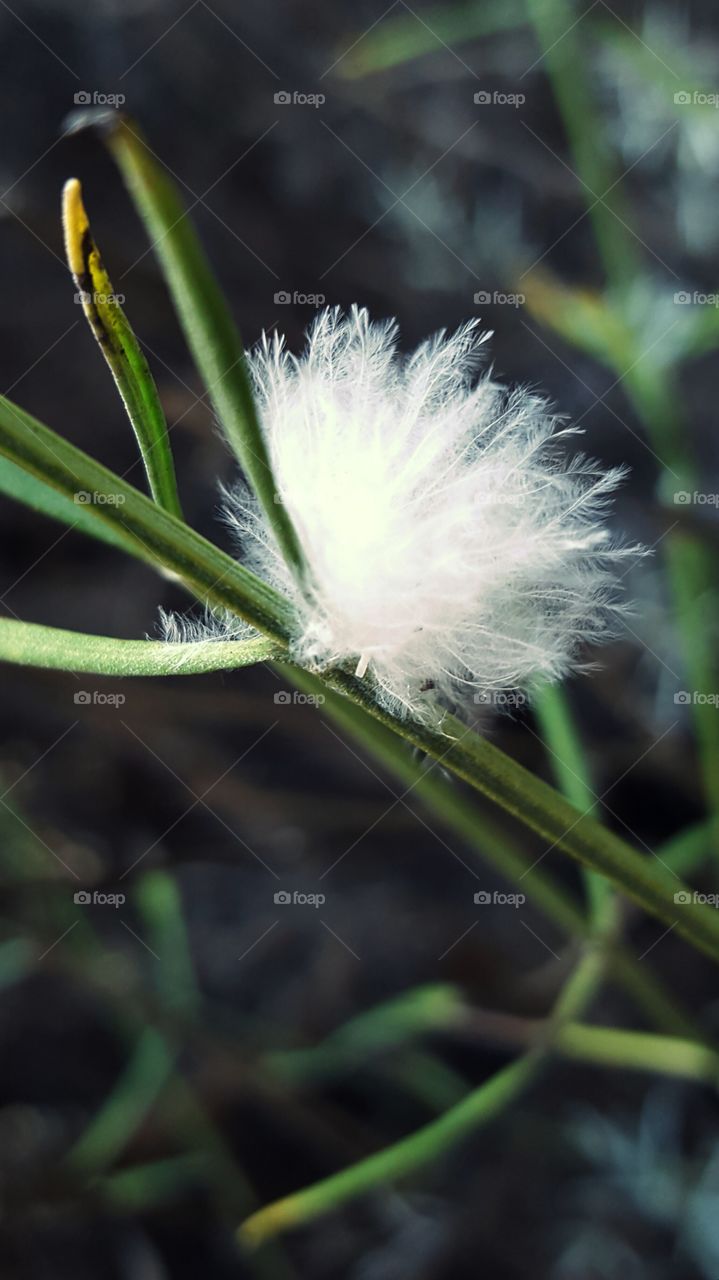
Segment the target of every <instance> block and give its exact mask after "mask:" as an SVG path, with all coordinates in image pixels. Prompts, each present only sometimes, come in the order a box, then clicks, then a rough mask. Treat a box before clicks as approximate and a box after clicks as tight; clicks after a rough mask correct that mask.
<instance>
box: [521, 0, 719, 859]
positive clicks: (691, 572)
mask: <svg viewBox="0 0 719 1280" xmlns="http://www.w3.org/2000/svg"><path fill="white" fill-rule="evenodd" d="M527 8H528V13H529V15H530V18H531V20H532V22H533V24H534V27H535V30H536V32H537V36H538V38H539V42H540V45H541V47H542V49H543V56H544V60H545V62H546V66H547V68H548V72H549V76H550V79H551V83H552V87H553V91H554V95H555V98H556V101H557V105H558V108H559V110H560V113H561V116H562V120H563V123H564V129H565V132H566V135H567V138H568V140H569V144H570V149H571V153H572V159H573V164H574V167H575V170H576V172H577V174H578V176H579V177H580V179H581V180H583V182H584V184H585V188H591V191H589V190H586V189H585V191H584V192H583V197H584V199H585V201H586V203H587V206H588V212H589V216H590V218H591V219H592V222H593V225H594V230H595V235H596V239H597V244H598V247H599V252H600V258H601V261H602V263H603V266H604V271H605V275H606V277H607V281H608V283H609V285H610V287H611V289H612V290H613V292H614V294H615V295H616V297H617V298H618V299H619V300H620V303H621V302H622V300H623V299H624V297H625V296H626V293H627V289H628V286H629V284H630V283H631V282H632V281H633V280H635V279H636V278H638V277H639V275H640V270H641V268H640V261H639V257H638V253H637V242H636V239H635V238H634V237H632V235H631V231H630V227H629V226H628V225H626V224H627V217H626V214H625V211H624V210H623V209H622V207H621V205H620V204H619V203H618V194H619V182H620V179H621V175H620V174H619V173H617V172H616V166H615V164H614V162H613V160H612V159H611V158H610V157H609V156H608V155H607V154H606V153H604V152H603V150H602V144H601V138H602V129H601V126H600V122H599V120H598V119H597V118H596V116H595V112H594V109H593V105H592V101H591V93H590V92H587V87H586V84H585V82H584V81H585V78H586V77H585V75H584V71H583V65H584V63H583V58H582V53H581V48H580V45H579V40H578V34H577V23H576V22H575V20H574V15H573V12H572V9H571V6H570V4H569V3H568V0H527ZM592 192H593V193H594V194H592ZM605 192H608V193H609V194H608V196H607V198H606V199H604V198H603V199H601V200H599V201H597V200H596V199H595V197H596V196H601V197H604V193H605ZM617 215H618V216H617ZM622 310H623V315H622V320H623V323H624V327H625V330H626V333H627V338H628V344H629V343H631V337H632V334H633V322H632V317H631V316H626V315H625V314H624V309H622ZM632 355H633V356H634V358H632ZM643 357H644V353H643V352H641V351H635V352H634V353H632V352H631V350H630V351H628V352H627V351H624V350H621V349H619V350H617V349H616V347H614V348H613V349H612V351H611V353H610V355H609V358H610V360H611V362H612V364H613V368H614V370H615V372H616V373H617V376H618V378H619V380H620V381H621V382H622V383H623V385H624V388H625V391H626V394H627V397H628V399H629V401H630V403H631V404H632V405H633V407H634V409H635V410H636V412H637V414H638V416H639V418H640V420H641V422H642V424H643V426H644V429H645V431H646V433H647V435H648V437H649V439H650V441H651V442H652V445H653V447H654V449H655V451H656V454H657V456H658V458H659V460H660V462H661V463H662V464H663V466H664V467H665V468H666V470H665V471H664V473H663V475H662V477H661V483H660V486H659V487H660V491H665V490H669V491H671V490H675V491H676V490H682V489H687V490H692V489H694V488H695V486H696V484H697V467H696V463H695V462H694V460H693V459H691V458H689V459H688V458H687V452H688V449H687V432H686V428H685V426H684V423H683V421H682V419H683V412H682V407H681V400H680V397H679V395H678V393H677V386H676V377H675V373H674V369H673V368H672V367H671V366H666V365H665V366H664V367H659V366H658V365H657V363H656V361H653V362H652V363H651V364H650V365H648V364H647V362H646V360H645V359H644V358H643ZM623 361H627V363H628V365H629V368H627V367H626V366H625V365H624V364H623ZM663 496H665V497H667V496H669V500H670V501H671V494H669V495H667V493H666V492H664V493H663ZM665 554H666V560H667V569H668V574H669V581H670V584H671V589H672V594H673V597H674V600H675V603H676V605H677V610H676V612H677V621H678V625H679V628H680V632H681V637H682V643H683V650H684V658H685V665H686V671H687V680H688V683H689V684H690V686H691V690H690V691H692V692H693V691H696V692H698V693H713V692H715V690H716V687H717V661H716V643H715V628H714V626H713V625H709V623H708V614H709V613H710V612H711V616H716V586H717V575H716V565H715V563H714V562H713V560H712V557H711V556H710V555H709V554H708V552H707V551H706V550H705V549H704V547H703V546H702V545H701V544H700V543H699V541H698V540H697V539H693V540H690V539H688V538H686V537H685V536H684V535H682V534H681V533H675V532H674V531H672V532H670V533H669V534H668V536H667V538H666V548H665ZM710 601H711V606H712V607H711V610H710ZM692 710H693V717H694V724H695V730H696V734H697V742H698V747H699V758H700V762H701V771H702V781H703V785H704V790H705V794H706V798H707V804H708V807H709V810H710V812H711V814H712V819H713V846H714V852H715V854H716V855H717V856H719V716H717V715H716V712H715V710H714V708H713V707H711V706H708V705H707V704H701V703H698V702H695V703H694V704H693V708H692Z"/></svg>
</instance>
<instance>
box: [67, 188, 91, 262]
mask: <svg viewBox="0 0 719 1280" xmlns="http://www.w3.org/2000/svg"><path fill="white" fill-rule="evenodd" d="M62 225H63V229H64V232H65V254H66V256H67V261H68V264H69V267H70V270H71V271H72V274H73V275H74V276H78V277H79V276H81V275H82V274H83V272H84V270H85V262H84V258H83V240H84V237H85V235H86V233H87V231H88V230H89V227H90V223H89V222H88V217H87V213H86V212H85V206H84V204H83V202H82V186H81V184H80V180H79V178H68V180H67V182H66V183H65V186H64V187H63V189H62Z"/></svg>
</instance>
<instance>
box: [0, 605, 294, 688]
mask: <svg viewBox="0 0 719 1280" xmlns="http://www.w3.org/2000/svg"><path fill="white" fill-rule="evenodd" d="M283 652H284V650H283V649H282V647H281V646H280V645H278V644H273V643H272V642H271V641H269V640H266V639H265V638H264V637H262V636H258V637H257V638H256V639H251V640H218V641H204V642H203V641H198V642H195V643H191V644H168V643H166V642H165V641H163V640H115V639H113V638H112V637H111V636H91V635H85V634H83V633H82V632H79V631H62V630H61V629H60V628H59V627H43V626H39V625H38V624H36V623H32V622H20V621H15V619H13V618H2V619H0V662H14V663H17V664H19V665H21V666H25V667H43V668H45V669H49V670H55V671H58V670H60V671H85V672H89V673H92V674H93V675H107V676H189V675H197V674H200V673H203V672H206V671H231V670H233V669H234V668H235V667H247V666H251V665H253V664H254V663H256V662H265V661H267V660H268V659H270V658H276V657H278V656H280V655H281V654H282V653H283Z"/></svg>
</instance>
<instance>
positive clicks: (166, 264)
mask: <svg viewBox="0 0 719 1280" xmlns="http://www.w3.org/2000/svg"><path fill="white" fill-rule="evenodd" d="M88 118H89V120H90V121H91V122H92V116H91V115H89V117H88ZM100 123H101V124H102V126H103V134H104V137H105V140H106V142H107V146H108V148H109V150H110V152H111V154H112V156H113V159H114V160H115V162H116V163H117V166H118V168H119V169H120V172H121V173H122V176H123V178H124V180H125V183H126V184H127V187H128V189H129V191H130V194H131V196H132V198H133V200H134V202H135V204H136V206H137V208H138V210H139V212H140V215H141V217H142V219H143V221H144V223H145V226H146V227H147V231H148V233H149V236H150V240H151V241H152V247H153V249H154V250H155V251H156V253H157V256H158V258H159V259H160V262H161V264H162V269H163V275H164V278H165V281H166V283H167V286H168V288H169V290H170V292H171V294H172V299H173V302H174V304H175V308H176V310H177V314H178V317H179V319H180V323H181V325H182V328H183V331H184V334H185V338H186V340H187V344H188V346H189V348H190V350H191V352H192V354H193V357H194V359H195V362H196V364H197V367H198V368H199V370H200V372H201V373H202V376H203V378H204V379H205V382H206V384H207V390H208V392H209V395H210V399H211V400H212V403H213V405H214V407H215V410H216V412H217V416H218V418H219V420H220V422H221V424H222V427H223V430H224V431H225V434H226V436H227V439H228V441H229V443H230V445H231V447H232V449H233V450H234V452H235V454H236V455H237V458H238V460H239V462H240V465H241V466H242V468H243V470H244V472H245V475H246V476H247V478H248V480H249V481H250V484H251V485H252V488H253V489H254V491H255V493H256V494H257V497H258V499H259V501H260V503H261V505H262V507H263V509H264V512H265V516H266V518H267V521H268V523H269V525H270V528H271V529H273V531H274V533H275V536H276V538H277V541H278V543H279V546H280V547H281V549H282V552H283V555H284V556H285V559H286V560H287V561H288V563H289V564H290V565H292V566H293V568H294V569H295V571H296V572H297V573H298V574H299V575H301V573H302V570H303V563H304V562H303V556H302V552H301V549H300V545H299V542H298V539H297V535H296V533H295V530H294V528H293V526H292V523H291V521H290V518H289V515H288V513H287V510H286V508H285V507H284V506H283V504H282V503H281V502H278V500H277V497H278V495H277V486H276V484H275V481H274V478H273V474H272V467H271V463H270V458H269V455H268V451H267V444H266V442H265V437H264V434H263V432H262V428H261V425H260V422H259V419H258V416H257V410H256V408H255V402H254V399H253V396H252V390H251V387H250V380H249V375H248V371H247V364H246V360H245V352H244V347H243V345H242V339H241V337H240V334H239V331H238V329H237V326H236V325H235V322H234V320H233V318H232V315H231V313H230V309H229V307H228V305H227V302H226V301H225V298H224V296H223V294H222V292H221V290H220V288H219V286H218V284H217V280H216V278H215V274H214V272H213V270H212V267H211V266H210V263H209V260H208V258H207V256H206V254H205V252H204V250H203V248H202V245H201V243H200V240H199V238H198V236H197V233H196V232H195V229H194V227H193V225H192V222H191V221H190V218H189V217H188V211H187V209H186V208H185V207H184V205H183V202H182V200H181V199H180V196H179V194H178V191H177V188H176V187H175V184H174V183H173V181H172V179H171V177H170V175H169V172H168V171H167V169H166V168H165V167H164V166H163V165H162V164H161V163H160V162H158V161H157V159H156V157H155V156H154V154H153V152H152V151H151V150H150V148H149V146H148V144H147V142H146V140H145V139H144V138H143V137H142V134H141V133H140V130H139V128H138V126H137V124H136V123H135V122H134V121H132V120H130V119H129V118H128V117H126V116H121V115H119V114H118V113H117V112H110V113H109V114H108V113H107V112H104V113H100Z"/></svg>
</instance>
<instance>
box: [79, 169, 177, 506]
mask: <svg viewBox="0 0 719 1280" xmlns="http://www.w3.org/2000/svg"><path fill="white" fill-rule="evenodd" d="M62 220H63V226H64V229H65V252H66V255H67V260H68V264H69V266H70V270H71V271H72V274H73V279H74V281H75V284H76V286H77V289H78V297H79V299H80V300H81V302H82V308H83V311H84V312H85V315H86V317H87V320H88V322H89V325H90V328H91V329H92V332H93V333H94V335H95V337H96V339H97V342H98V346H99V347H100V350H101V351H102V354H103V355H104V357H105V360H106V361H107V363H108V365H109V367H110V371H111V373H112V376H113V378H114V379H115V384H116V386H117V389H118V391H119V392H120V395H121V396H122V400H123V404H124V405H125V408H126V410H127V414H128V417H129V419H130V422H131V423H132V427H133V430H134V432H135V435H136V437H137V443H138V445H139V446H140V453H141V455H142V460H143V463H144V466H145V471H146V473H147V479H148V483H149V485H150V492H151V493H152V496H153V498H154V499H155V502H158V503H159V504H160V506H162V507H164V508H165V509H166V510H167V511H171V512H172V513H173V515H177V516H179V515H181V514H182V512H181V508H180V499H179V497H178V494H177V481H176V478H175V465H174V462H173V459H172V451H171V449H170V440H169V435H168V431H167V422H166V420H165V415H164V413H163V410H162V405H161V404H160V397H159V395H158V392H157V387H156V385H155V380H154V378H153V376H152V374H151V373H150V370H149V367H148V364H147V360H146V359H145V356H144V355H143V352H142V348H141V347H140V344H139V342H138V340H137V338H136V337H135V333H134V331H133V329H132V326H131V325H130V322H129V321H128V319H127V316H126V315H125V313H124V311H123V309H122V305H121V295H119V294H116V293H115V291H114V289H113V287H112V281H111V280H110V277H109V275H108V274H107V271H106V269H105V266H104V264H103V261H102V258H101V257H100V254H99V251H98V248H97V245H96V244H95V241H94V240H93V237H92V231H91V230H90V222H89V219H88V216H87V213H86V210H85V206H84V204H83V200H82V188H81V187H80V183H79V182H78V180H77V178H70V180H69V181H68V182H66V183H65V188H64V191H63V199H62Z"/></svg>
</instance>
